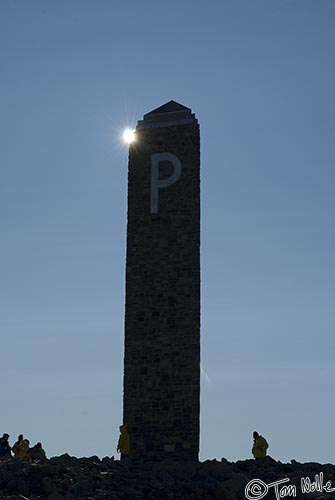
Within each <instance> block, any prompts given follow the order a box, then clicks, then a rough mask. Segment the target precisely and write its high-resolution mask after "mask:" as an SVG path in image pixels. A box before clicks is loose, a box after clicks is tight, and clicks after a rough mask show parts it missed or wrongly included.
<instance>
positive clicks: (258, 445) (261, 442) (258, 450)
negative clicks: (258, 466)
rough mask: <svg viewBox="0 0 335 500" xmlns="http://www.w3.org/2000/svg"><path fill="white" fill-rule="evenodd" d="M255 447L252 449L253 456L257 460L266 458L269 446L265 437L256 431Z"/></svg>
mask: <svg viewBox="0 0 335 500" xmlns="http://www.w3.org/2000/svg"><path fill="white" fill-rule="evenodd" d="M253 436H254V445H253V447H252V450H251V451H252V454H253V456H254V457H255V458H264V457H266V450H267V449H268V447H269V445H268V443H267V441H266V439H265V438H263V436H260V435H259V434H258V432H256V431H254V434H253Z"/></svg>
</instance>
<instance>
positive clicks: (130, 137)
mask: <svg viewBox="0 0 335 500" xmlns="http://www.w3.org/2000/svg"><path fill="white" fill-rule="evenodd" d="M123 140H124V142H126V143H127V144H131V143H132V142H134V141H135V130H131V129H130V128H127V129H126V130H125V131H124V132H123Z"/></svg>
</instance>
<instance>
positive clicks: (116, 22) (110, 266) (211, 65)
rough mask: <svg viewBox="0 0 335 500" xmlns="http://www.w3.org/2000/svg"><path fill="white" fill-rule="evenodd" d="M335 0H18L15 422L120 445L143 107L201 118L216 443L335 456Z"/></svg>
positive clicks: (12, 342) (12, 36) (3, 169)
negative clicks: (172, 103) (137, 133)
mask: <svg viewBox="0 0 335 500" xmlns="http://www.w3.org/2000/svg"><path fill="white" fill-rule="evenodd" d="M334 21H335V3H334V2H333V1H332V0H328V1H327V0H319V1H316V0H313V1H310V0H300V1H296V0H253V1H251V0H230V1H225V0H213V1H210V0H207V1H206V2H205V1H203V0H199V1H196V0H192V1H184V0H178V1H177V0H169V1H168V2H162V1H159V0H143V1H141V2H138V1H134V0H128V1H127V2H125V1H114V0H109V1H107V0H99V1H87V0H80V1H79V0H70V1H65V0H57V1H51V0H43V1H42V0H41V1H37V0H31V1H29V2H25V1H23V0H2V1H1V2H0V63H1V65H0V68H1V77H0V116H1V119H0V174H1V176H0V179H1V180H0V194H1V196H0V214H1V215H0V234H1V246H0V249H1V259H0V332H1V348H0V351H1V362H0V388H1V419H0V422H1V428H0V433H2V432H8V433H9V434H11V442H12V443H13V442H14V440H15V439H16V437H17V435H18V434H19V433H21V432H22V433H24V434H25V435H26V436H27V437H28V438H29V439H30V440H31V442H32V443H35V442H36V441H42V443H43V445H44V447H45V449H46V451H47V454H48V455H49V456H51V455H58V454H61V453H65V452H68V453H70V454H72V455H76V456H90V455H94V454H97V455H98V456H100V457H103V456H105V455H109V456H110V455H112V454H115V455H116V452H115V447H116V441H117V437H118V426H119V425H120V423H121V421H122V376H123V321H124V278H125V244H126V207H127V205H126V203H127V147H126V146H125V145H124V144H123V143H122V141H121V135H122V131H123V129H124V128H125V127H126V126H130V127H134V126H135V125H136V121H137V120H139V119H141V118H142V116H143V114H145V113H147V112H149V111H151V110H152V109H154V108H156V107H158V106H160V105H162V104H164V103H165V102H167V101H169V100H171V99H174V100H176V101H178V102H180V103H181V104H183V105H186V106H188V107H190V108H192V110H193V112H195V114H196V116H197V118H198V120H199V122H200V126H201V162H202V163H201V168H202V221H201V223H202V246H201V266H202V330H201V335H202V367H203V371H204V374H203V377H202V392H201V455H200V456H201V459H202V460H204V459H207V458H214V457H216V458H218V459H220V458H221V457H226V458H227V459H229V460H234V461H235V460H237V459H240V458H241V459H245V458H248V457H250V456H251V453H250V450H251V445H252V431H253V430H258V431H259V432H260V433H261V434H263V435H264V436H265V437H266V438H267V440H268V442H269V444H270V449H269V453H270V454H271V455H272V456H273V457H274V458H276V459H279V460H282V461H288V460H291V459H292V458H295V459H296V460H300V461H311V460H312V461H321V462H334V456H335V455H334V449H335V438H334V416H335V415H334V414H335V401H334V379H335V365H334V359H335V338H334V327H335V320H334V298H335V293H334V292H335V285H334V282H335V281H334V278H335V266H334V250H335V249H334V244H335V238H334V222H333V220H334V208H335V202H334V192H335V187H334V181H335V174H334V160H335V140H334V139H335V138H334V113H335V104H334V88H335V69H334V61H335V54H334V52H335V50H334V49H335V30H334Z"/></svg>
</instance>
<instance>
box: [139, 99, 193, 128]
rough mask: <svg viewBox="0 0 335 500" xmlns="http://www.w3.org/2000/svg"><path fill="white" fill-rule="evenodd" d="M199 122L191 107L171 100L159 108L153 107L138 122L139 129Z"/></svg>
mask: <svg viewBox="0 0 335 500" xmlns="http://www.w3.org/2000/svg"><path fill="white" fill-rule="evenodd" d="M190 123H197V120H196V118H195V116H194V114H193V113H192V110H191V109H190V108H187V107H186V106H183V105H182V104H179V102H176V101H169V102H167V103H165V104H163V105H162V106H159V108H156V109H153V110H152V111H150V112H149V113H147V114H145V115H144V116H143V120H140V121H139V122H138V123H137V127H136V129H137V130H140V129H143V128H158V127H169V126H176V125H188V124H190Z"/></svg>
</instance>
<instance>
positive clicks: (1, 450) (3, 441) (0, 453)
mask: <svg viewBox="0 0 335 500" xmlns="http://www.w3.org/2000/svg"><path fill="white" fill-rule="evenodd" d="M8 439H9V434H7V433H6V432H5V433H4V434H3V436H2V438H0V458H10V457H11V456H12V454H11V449H12V448H11V447H10V446H9V442H8Z"/></svg>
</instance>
